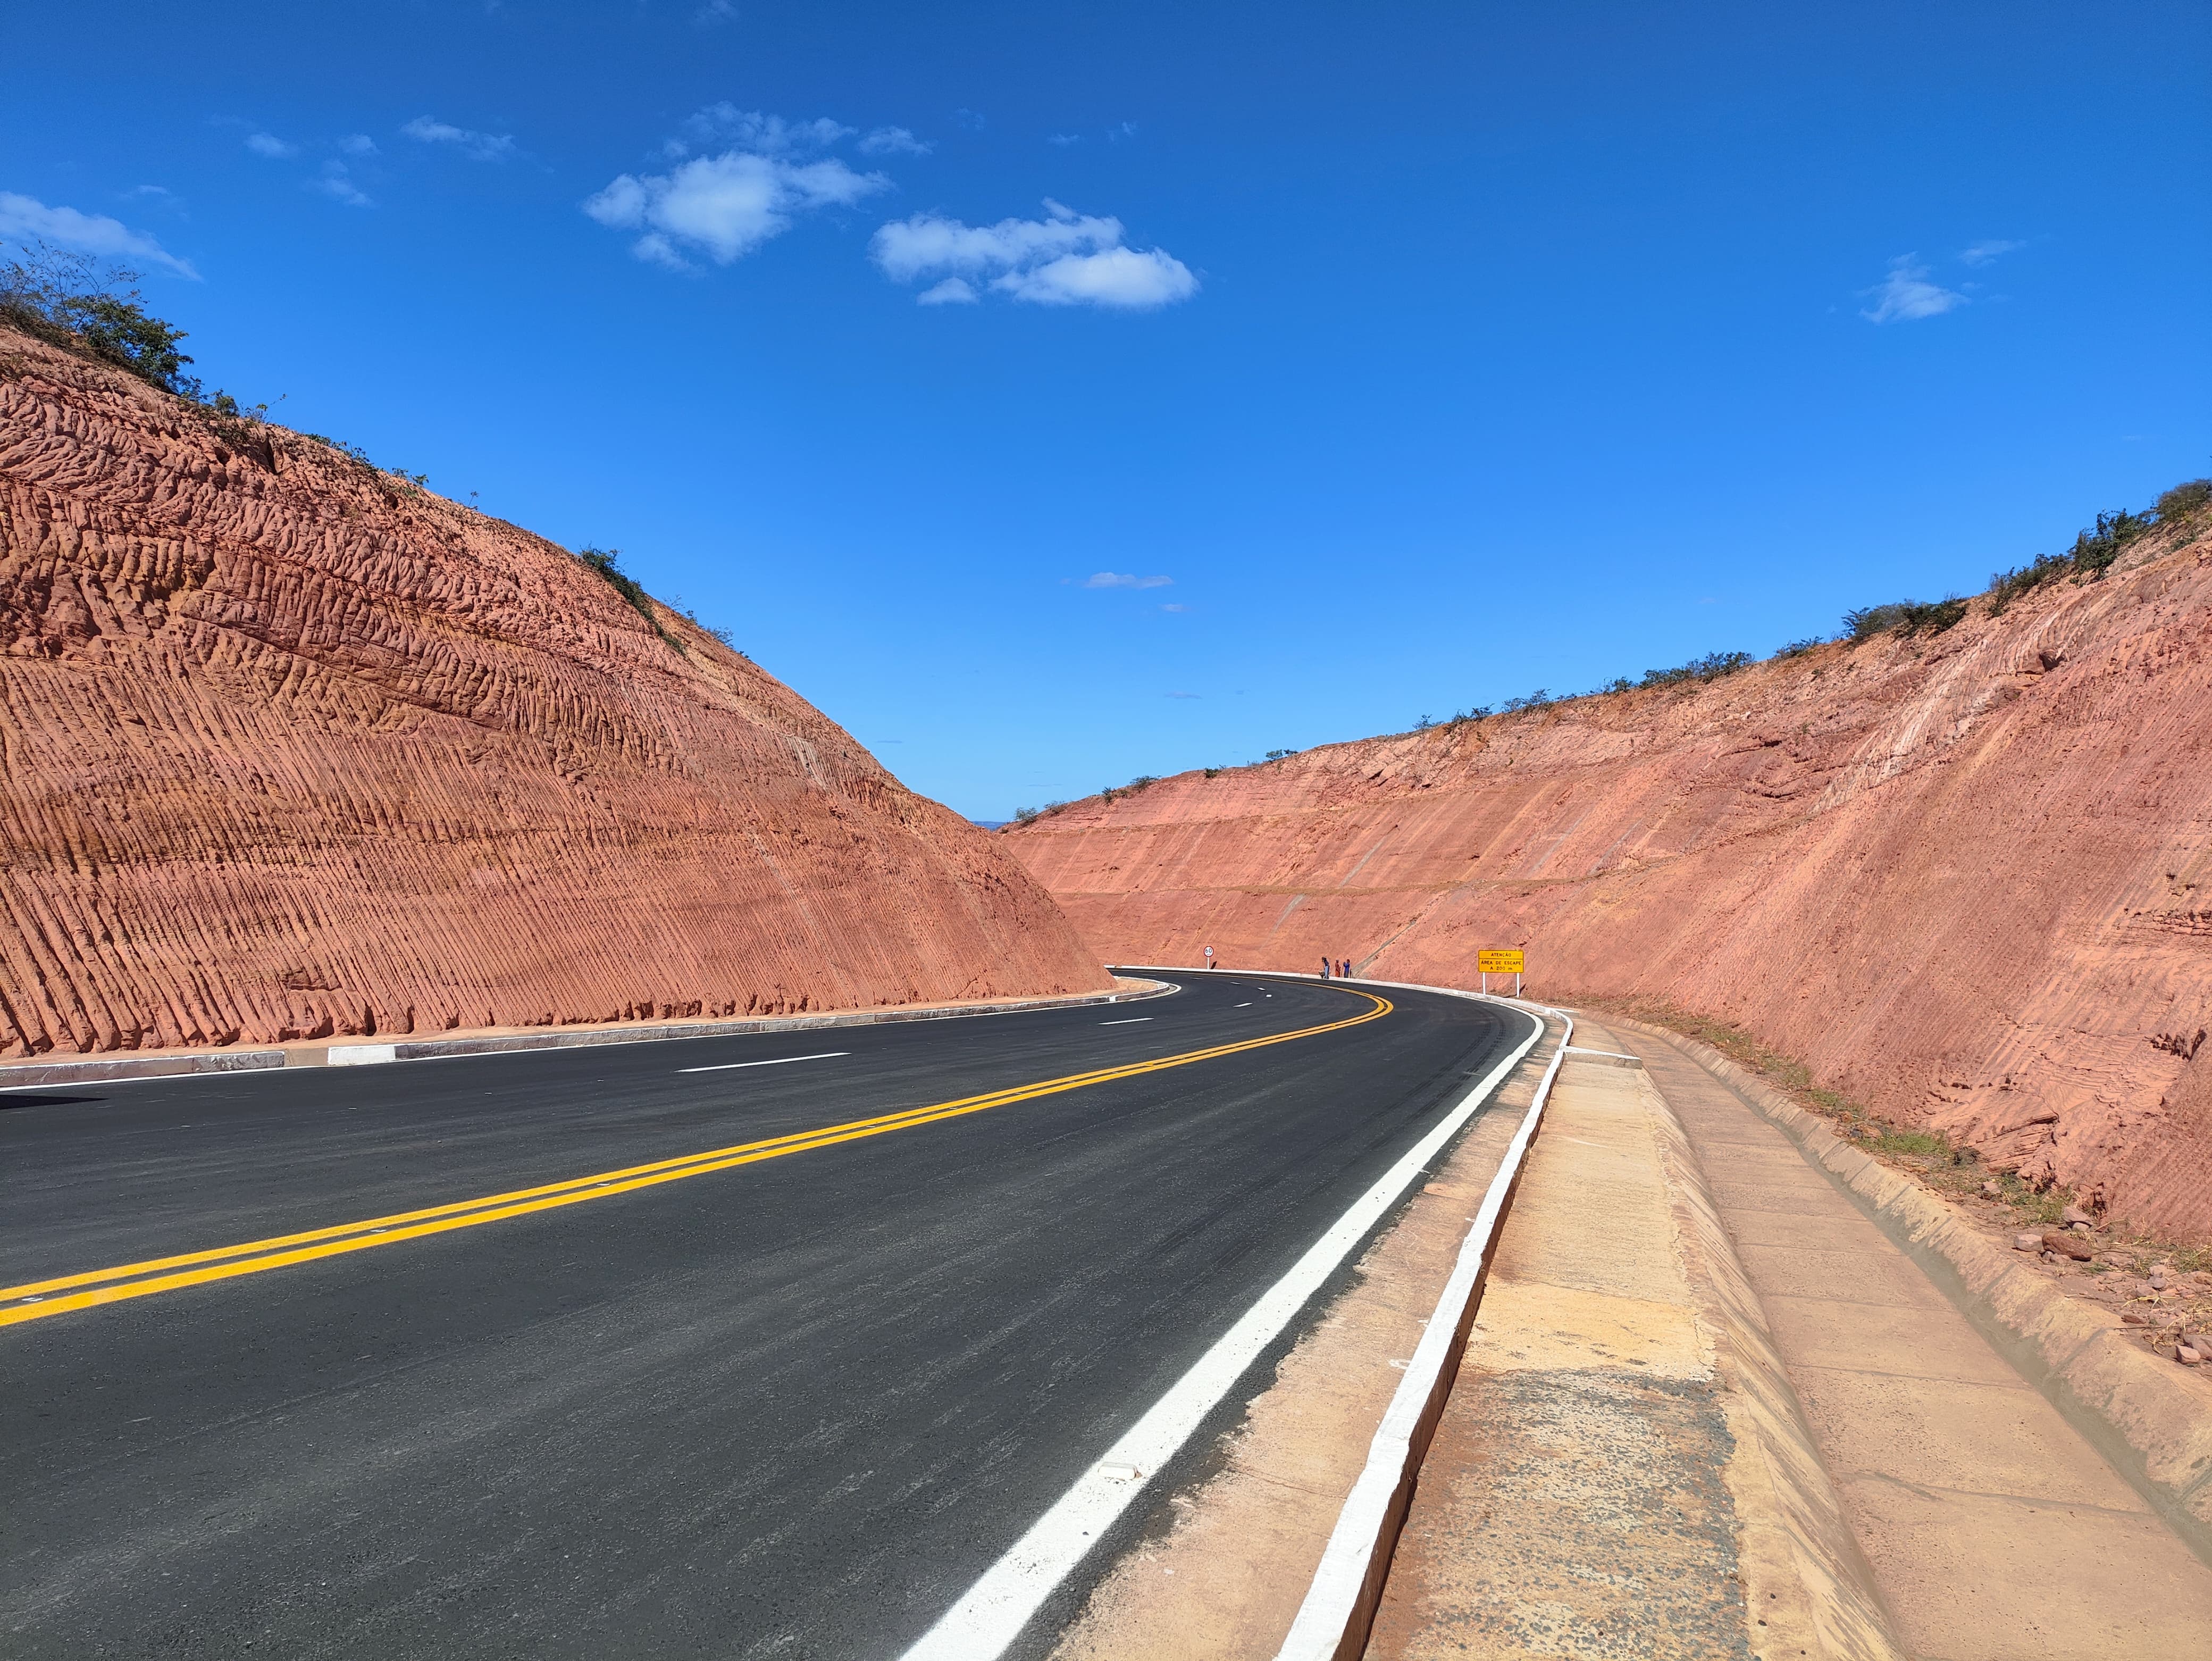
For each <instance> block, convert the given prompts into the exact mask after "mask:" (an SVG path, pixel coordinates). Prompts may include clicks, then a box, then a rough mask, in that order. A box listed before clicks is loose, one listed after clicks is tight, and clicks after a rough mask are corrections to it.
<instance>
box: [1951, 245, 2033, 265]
mask: <svg viewBox="0 0 2212 1661" xmlns="http://www.w3.org/2000/svg"><path fill="white" fill-rule="evenodd" d="M2026 246H2027V243H2025V242H2007V241H2005V240H2002V238H1992V239H1991V240H1989V241H1987V242H1977V243H1975V244H1974V246H1972V247H1971V248H1966V249H1963V250H1961V251H1960V255H1959V258H1960V259H1963V260H1965V261H1966V263H1967V264H1968V265H1988V264H1989V263H1990V261H1991V260H1992V259H1996V258H1997V257H1998V256H1999V255H2000V254H2008V253H2017V252H2020V251H2021V249H2022V248H2024V247H2026Z"/></svg>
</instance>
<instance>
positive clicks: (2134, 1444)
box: [1603, 1015, 2212, 1562]
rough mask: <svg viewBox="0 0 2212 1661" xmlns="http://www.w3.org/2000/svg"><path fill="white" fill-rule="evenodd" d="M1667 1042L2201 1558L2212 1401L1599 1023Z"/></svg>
mask: <svg viewBox="0 0 2212 1661" xmlns="http://www.w3.org/2000/svg"><path fill="white" fill-rule="evenodd" d="M1603 1019H1605V1020H1606V1021H1607V1023H1608V1024H1609V1025H1618V1026H1624V1027H1627V1028H1630V1029H1632V1030H1633V1031H1637V1032H1640V1033H1643V1034H1644V1035H1646V1036H1647V1037H1655V1038H1658V1039H1661V1040H1662V1041H1663V1042H1665V1043H1670V1044H1672V1045H1673V1046H1674V1048H1675V1049H1677V1050H1680V1051H1681V1052H1682V1053H1683V1054H1684V1055H1686V1056H1689V1057H1690V1059H1691V1060H1692V1061H1694V1062H1697V1063H1698V1064H1699V1066H1700V1067H1702V1068H1705V1071H1707V1072H1708V1073H1711V1074H1713V1075H1714V1076H1715V1077H1716V1078H1718V1079H1720V1080H1723V1081H1724V1082H1725V1083H1727V1084H1728V1085H1729V1087H1730V1088H1731V1089H1733V1090H1734V1091H1735V1093H1736V1095H1737V1096H1738V1097H1739V1098H1741V1099H1742V1100H1743V1101H1745V1102H1746V1103H1747V1104H1749V1105H1750V1106H1751V1107H1752V1108H1753V1109H1754V1110H1756V1111H1758V1112H1759V1113H1760V1114H1761V1115H1763V1116H1765V1117H1766V1118H1768V1119H1771V1120H1772V1121H1773V1122H1774V1123H1776V1124H1777V1125H1778V1126H1779V1127H1781V1129H1782V1130H1783V1131H1784V1134H1786V1135H1788V1136H1789V1137H1790V1140H1791V1141H1794V1142H1796V1144H1797V1146H1798V1147H1799V1149H1800V1150H1801V1151H1802V1153H1803V1154H1804V1156H1805V1157H1806V1159H1808V1160H1810V1161H1811V1162H1812V1163H1814V1165H1819V1166H1820V1167H1821V1168H1822V1169H1823V1170H1825V1171H1827V1172H1828V1173H1829V1175H1830V1176H1831V1177H1832V1178H1833V1179H1834V1180H1835V1182H1836V1183H1838V1186H1840V1187H1841V1188H1842V1189H1844V1191H1845V1192H1846V1193H1848V1194H1850V1196H1851V1197H1852V1198H1853V1200H1854V1201H1856V1202H1857V1204H1858V1206H1859V1208H1860V1209H1861V1210H1862V1211H1863V1212H1865V1213H1866V1214H1867V1215H1868V1217H1869V1219H1870V1220H1872V1221H1873V1222H1874V1224H1875V1226H1876V1227H1878V1228H1880V1229H1881V1231H1882V1232H1883V1233H1884V1234H1886V1235H1887V1236H1888V1237H1889V1238H1890V1239H1891V1240H1893V1241H1894V1242H1895V1243H1896V1244H1897V1245H1898V1246H1899V1247H1900V1248H1901V1249H1902V1250H1904V1251H1905V1254H1906V1255H1907V1256H1910V1257H1911V1258H1912V1260H1913V1261H1914V1262H1916V1263H1917V1264H1919V1266H1920V1267H1921V1269H1923V1272H1926V1273H1927V1274H1928V1275H1929V1279H1930V1280H1932V1281H1935V1282H1936V1285H1937V1286H1938V1287H1941V1288H1942V1290H1943V1292H1944V1293H1945V1295H1947V1296H1948V1297H1949V1298H1950V1299H1951V1301H1952V1302H1953V1303H1954V1304H1955V1305H1958V1307H1959V1309H1960V1311H1962V1312H1963V1313H1964V1314H1965V1315H1966V1317H1967V1318H1968V1319H1969V1320H1971V1321H1972V1322H1973V1323H1974V1325H1975V1326H1976V1327H1977V1328H1978V1329H1980V1330H1981V1331H1982V1333H1983V1334H1984V1335H1985V1336H1987V1337H1989V1338H1990V1340H1991V1341H1992V1342H1995V1343H1996V1347H1997V1348H1998V1351H1999V1353H2000V1354H2002V1355H2003V1356H2004V1357H2005V1359H2006V1360H2008V1361H2010V1362H2011V1363H2012V1364H2013V1365H2014V1366H2015V1367H2017V1368H2019V1369H2020V1371H2021V1374H2022V1376H2024V1377H2025V1378H2027V1380H2028V1382H2029V1383H2031V1384H2034V1385H2035V1386H2036V1388H2037V1389H2039V1390H2041V1391H2042V1392H2043V1393H2044V1395H2045V1396H2048V1397H2049V1398H2050V1399H2051V1402H2052V1404H2053V1405H2054V1406H2056V1407H2057V1409H2059V1410H2060V1411H2061V1412H2062V1413H2063V1414H2065V1415H2067V1417H2068V1418H2069V1420H2071V1421H2073V1422H2074V1423H2075V1425H2077V1426H2078V1427H2080V1428H2081V1430H2082V1431H2083V1432H2084V1433H2086V1434H2087V1436H2088V1437H2089V1439H2090V1440H2091V1441H2092V1442H2093V1444H2094V1445H2096V1447H2097V1448H2098V1450H2099V1451H2100V1452H2101V1453H2103V1454H2104V1456H2105V1457H2106V1458H2107V1459H2108V1460H2110V1461H2111V1462H2112V1464H2113V1466H2114V1468H2115V1469H2118V1471H2119V1472H2120V1473H2121V1474H2122V1475H2124V1476H2125V1477H2126V1478H2127V1479H2128V1480H2129V1482H2130V1483H2131V1484H2132V1485H2133V1486H2134V1487H2135V1488H2136V1490H2137V1491H2138V1492H2139V1493H2141V1494H2142V1496H2143V1498H2144V1499H2145V1500H2148V1501H2149V1502H2150V1504H2151V1506H2153V1508H2154V1510H2156V1511H2157V1512H2159V1514H2160V1516H2161V1517H2163V1518H2165V1519H2166V1522H2167V1523H2168V1524H2169V1525H2171V1526H2172V1528H2173V1530H2174V1531H2175V1532H2176V1533H2178V1534H2179V1535H2180V1536H2182V1538H2183V1539H2184V1540H2185V1541H2187V1542H2188V1543H2189V1545H2190V1547H2191V1549H2192V1550H2194V1551H2195V1552H2196V1553H2197V1555H2199V1556H2200V1557H2203V1558H2204V1559H2205V1561H2208V1562H2212V1392H2208V1391H2206V1390H2204V1389H2203V1386H2202V1384H2200V1382H2199V1381H2198V1380H2197V1379H2196V1378H2192V1377H2191V1376H2190V1375H2188V1374H2185V1373H2183V1372H2180V1371H2179V1369H2178V1368H2176V1367H2175V1366H2172V1364H2171V1363H2168V1362H2166V1361H2162V1360H2159V1359H2157V1358H2155V1357H2154V1356H2152V1355H2150V1354H2147V1353H2146V1352H2145V1351H2144V1350H2143V1349H2142V1348H2140V1347H2139V1346H2138V1345H2137V1344H2136V1342H2134V1341H2133V1339H2132V1337H2131V1336H2130V1329H2129V1328H2128V1327H2127V1326H2125V1325H2124V1324H2123V1323H2122V1322H2121V1321H2120V1319H2119V1318H2118V1317H2117V1316H2115V1315H2112V1314H2109V1313H2107V1312H2106V1311H2103V1310H2100V1309H2094V1308H2092V1307H2090V1306H2089V1305H2085V1304H2083V1303H2081V1302H2080V1301H2079V1300H2078V1299H2072V1298H2069V1297H2067V1296H2066V1295H2065V1293H2062V1292H2060V1291H2058V1290H2057V1288H2056V1287H2053V1286H2051V1283H2050V1282H2049V1281H2046V1280H2045V1279H2044V1277H2043V1276H2042V1275H2038V1274H2036V1273H2035V1272H2034V1271H2033V1270H2031V1269H2024V1268H2022V1267H2021V1265H2020V1264H2018V1263H2016V1262H2013V1261H2012V1254H2011V1253H2009V1252H2008V1251H2005V1250H2002V1249H2000V1248H1999V1247H1996V1246H1993V1245H1991V1244H1990V1243H1989V1242H1988V1241H1987V1240H1985V1239H1984V1238H1982V1237H1981V1235H1980V1233H1979V1232H1978V1231H1977V1230H1976V1229H1975V1228H1974V1227H1973V1226H1972V1225H1971V1224H1970V1223H1968V1222H1966V1220H1965V1219H1964V1218H1962V1217H1961V1216H1960V1214H1958V1213H1957V1212H1955V1211H1954V1210H1953V1209H1952V1208H1950V1207H1949V1206H1948V1205H1946V1204H1945V1203H1944V1202H1942V1201H1941V1200H1939V1199H1937V1198H1936V1196H1934V1195H1932V1194H1929V1192H1928V1191H1927V1190H1926V1189H1923V1188H1922V1187H1921V1186H1920V1184H1919V1183H1916V1182H1914V1181H1912V1180H1911V1178H1910V1177H1901V1176H1899V1174H1898V1173H1897V1172H1895V1171H1892V1170H1890V1169H1889V1168H1888V1167H1887V1166H1886V1165H1883V1164H1882V1163H1881V1161H1880V1160H1878V1159H1875V1158H1874V1157H1873V1156H1872V1155H1871V1154H1869V1153H1864V1152H1863V1151H1862V1150H1860V1149H1858V1148H1856V1147H1852V1146H1851V1145H1850V1143H1848V1142H1846V1141H1844V1139H1843V1138H1841V1137H1840V1136H1838V1135H1836V1134H1835V1133H1834V1132H1833V1131H1832V1130H1830V1129H1828V1128H1827V1123H1826V1121H1825V1120H1823V1119H1822V1118H1821V1117H1820V1116H1819V1115H1818V1114H1815V1113H1811V1112H1808V1111H1807V1110H1805V1109H1803V1108H1802V1107H1799V1106H1798V1105H1797V1104H1796V1103H1795V1102H1792V1101H1791V1100H1790V1098H1788V1097H1786V1096H1784V1094H1783V1093H1782V1092H1780V1091H1778V1090H1776V1089H1775V1088H1774V1087H1773V1086H1771V1085H1769V1084H1767V1083H1766V1082H1765V1080H1762V1079H1759V1078H1758V1077H1757V1076H1755V1075H1754V1074H1752V1073H1751V1072H1749V1071H1748V1070H1747V1068H1743V1067H1741V1066H1740V1065H1739V1064H1737V1063H1736V1062H1732V1061H1730V1060H1729V1058H1728V1057H1727V1056H1723V1055H1722V1054H1721V1052H1720V1051H1719V1050H1715V1049H1714V1048H1713V1047H1712V1046H1711V1044H1707V1043H1700V1042H1699V1040H1697V1039H1695V1038H1687V1037H1683V1036H1682V1035H1681V1034H1680V1033H1677V1032H1670V1031H1667V1030H1666V1029H1665V1028H1663V1027H1655V1026H1650V1025H1646V1024H1644V1022H1641V1021H1634V1020H1629V1019H1625V1018H1622V1017H1619V1016H1613V1015H1607V1016H1606V1017H1604V1018H1603Z"/></svg>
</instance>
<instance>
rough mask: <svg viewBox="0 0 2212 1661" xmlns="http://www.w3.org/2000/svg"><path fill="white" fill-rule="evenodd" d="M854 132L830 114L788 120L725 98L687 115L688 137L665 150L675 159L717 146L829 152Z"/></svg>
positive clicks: (779, 152) (779, 151)
mask: <svg viewBox="0 0 2212 1661" xmlns="http://www.w3.org/2000/svg"><path fill="white" fill-rule="evenodd" d="M853 133H854V129H853V128H851V127H848V126H847V125H845V124H844V123H843V122H842V121H832V120H831V119H829V117H828V116H826V115H825V116H822V117H820V118H818V119H816V120H812V121H787V120H785V119H783V118H782V117H781V116H780V115H763V114H762V113H761V112H760V111H758V110H741V109H739V108H738V106H736V105H735V104H732V103H731V102H730V101H729V100H727V99H724V100H722V101H721V102H720V103H719V104H709V105H708V106H706V107H705V108H704V109H700V110H695V111H693V112H692V113H691V114H690V115H688V116H686V117H685V118H684V137H681V138H671V139H670V140H669V141H668V143H665V144H664V145H663V146H661V149H662V151H663V153H664V154H665V155H668V156H669V157H670V158H671V160H672V159H674V158H675V157H678V156H684V155H690V154H691V152H692V151H693V150H694V149H705V148H707V147H708V146H710V145H716V144H719V145H721V146H723V147H724V148H726V149H735V150H751V151H753V152H755V153H756V154H757V155H796V154H798V153H799V152H800V151H803V150H822V149H829V146H830V145H832V144H834V143H836V142H837V141H838V140H839V139H841V138H850V137H852V136H853Z"/></svg>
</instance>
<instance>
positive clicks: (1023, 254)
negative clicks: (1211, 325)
mask: <svg viewBox="0 0 2212 1661" xmlns="http://www.w3.org/2000/svg"><path fill="white" fill-rule="evenodd" d="M1044 205H1045V214H1046V216H1045V217H1044V218H1042V219H1002V220H1000V222H998V223H997V224H995V225H969V224H964V223H963V222H961V221H959V220H957V219H947V218H945V216H942V215H940V214H915V216H913V217H911V218H909V219H901V220H895V221H893V222H891V223H890V224H888V225H885V226H884V227H882V228H880V229H878V231H877V232H876V234H875V237H874V239H873V240H872V242H871V244H870V250H871V252H872V254H873V255H874V258H875V261H876V264H877V265H878V266H879V267H880V268H881V269H882V271H883V272H884V275H885V276H886V277H890V278H891V279H892V280H893V281H894V282H899V283H911V282H915V281H918V280H922V279H927V278H929V277H938V278H939V279H944V278H948V277H958V278H961V279H962V280H963V283H966V284H967V285H968V286H969V295H968V296H965V297H973V295H974V289H973V284H974V283H976V282H981V283H986V285H987V287H989V288H990V289H994V290H995V291H996V292H998V293H1000V294H1004V295H1008V296H1010V297H1011V298H1012V299H1015V300H1023V301H1030V303H1032V304H1035V305H1041V306H1081V305H1090V306H1104V307H1112V308H1115V309H1117V310H1123V311H1143V310H1150V309H1152V308H1154V307H1161V306H1168V305H1172V304H1174V303H1175V302H1176V301H1182V300H1188V299H1189V298H1190V297H1191V295H1194V294H1196V293H1197V292H1198V278H1197V277H1194V276H1193V275H1192V274H1191V271H1190V268H1189V267H1188V265H1184V264H1183V263H1182V261H1181V260H1180V259H1176V258H1175V257H1174V256H1173V255H1172V254H1170V253H1169V252H1167V251H1166V250H1165V249H1164V248H1132V247H1128V246H1125V245H1124V243H1123V241H1122V228H1121V221H1120V220H1118V219H1115V218H1111V217H1108V216H1099V215H1091V214H1079V213H1077V212H1076V211H1075V210H1073V209H1072V208H1066V207H1063V206H1062V205H1061V204H1059V203H1057V202H1054V201H1053V200H1051V199H1050V198H1047V199H1046V202H1045V204H1044ZM928 293H929V294H930V295H935V296H936V298H935V299H932V300H929V301H927V303H930V304H933V305H934V304H941V303H942V302H943V301H945V300H948V299H958V298H963V296H962V295H957V294H956V293H952V292H949V291H946V289H945V282H944V281H942V280H940V281H939V283H937V285H936V287H935V288H933V289H930V290H929V291H928Z"/></svg>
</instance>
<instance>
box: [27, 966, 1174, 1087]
mask: <svg viewBox="0 0 2212 1661" xmlns="http://www.w3.org/2000/svg"><path fill="white" fill-rule="evenodd" d="M1180 990H1181V988H1180V987H1177V986H1176V985H1175V984H1174V983H1172V982H1168V981H1146V982H1138V983H1131V984H1129V985H1127V986H1124V987H1122V988H1121V989H1120V990H1118V991H1114V992H1084V993H1077V994H1073V995H1069V996H1066V997H1055V998H1012V999H1007V1000H1006V1001H1002V1002H997V1003H982V1004H957V1005H948V1004H921V1005H917V1006H915V1007H912V1008H905V1009H869V1010H858V1011H854V1012H851V1013H845V1014H836V1013H825V1014H821V1015H773V1016H764V1017H763V1018H761V1019H757V1020H731V1021H680V1022H672V1023H669V1024H667V1025H655V1026H614V1027H568V1028H562V1029H559V1030H556V1031H544V1032H503V1033H497V1034H490V1035H486V1036H483V1037H459V1038H397V1039H394V1040H392V1042H391V1043H334V1044H331V1045H330V1046H329V1047H328V1048H327V1049H325V1050H297V1049H294V1050H216V1051H211V1052H208V1053H205V1054H200V1055H185V1056H113V1057H108V1058H105V1059H101V1060H98V1061H82V1062H26V1063H21V1064H15V1065H5V1066H0V1090H29V1089H36V1088H38V1087H40V1086H50V1085H61V1084H98V1083H101V1082H104V1081H106V1080H120V1079H178V1078H189V1077H191V1076H192V1075H194V1074H205V1073H261V1072H267V1071H270V1070H271V1069H274V1068H300V1067H378V1066H384V1065H386V1064H389V1063H392V1062H421V1061H441V1060H445V1059H447V1058H449V1057H452V1056H504V1055H512V1054H514V1053H516V1052H519V1051H526V1050H581V1049H592V1048H597V1047H599V1046H600V1045H604V1044H628V1043H667V1042H670V1041H672V1040H675V1039H680V1038H726V1037H742V1036H744V1035H745V1034H748V1033H755V1032H811V1031H820V1030H822V1029H823V1028H828V1027H846V1026H883V1025H891V1024H894V1023H897V1022H902V1021H946V1020H959V1019H963V1018H965V1017H968V1016H971V1015H1012V1014H1018V1013H1022V1012H1024V1011H1027V1010H1040V1009H1075V1008H1081V1007H1085V1006H1086V1005H1091V1004H1109V1003H1133V1002H1135V1001H1138V1000H1139V999H1144V998H1158V997H1164V996H1165V995H1168V994H1169V993H1170V992H1176V991H1180Z"/></svg>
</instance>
